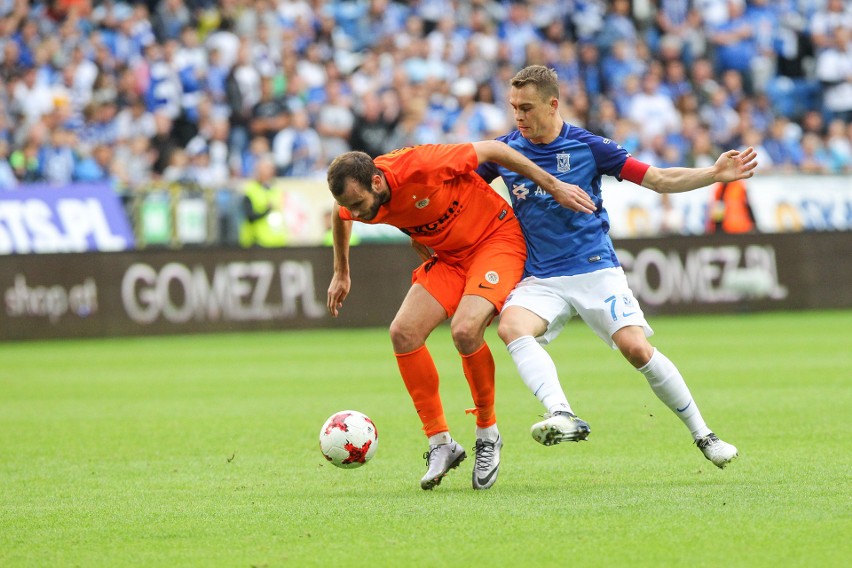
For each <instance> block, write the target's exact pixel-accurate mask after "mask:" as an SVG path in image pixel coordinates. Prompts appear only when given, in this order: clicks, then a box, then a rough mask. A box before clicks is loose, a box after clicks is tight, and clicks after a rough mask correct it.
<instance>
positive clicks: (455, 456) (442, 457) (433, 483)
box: [420, 441, 467, 489]
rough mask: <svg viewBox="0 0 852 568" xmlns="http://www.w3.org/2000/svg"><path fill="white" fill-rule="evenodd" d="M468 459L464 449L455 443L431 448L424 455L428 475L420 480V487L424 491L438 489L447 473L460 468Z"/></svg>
mask: <svg viewBox="0 0 852 568" xmlns="http://www.w3.org/2000/svg"><path fill="white" fill-rule="evenodd" d="M466 457H467V454H466V453H465V452H464V448H462V447H461V446H460V445H459V444H458V443H457V442H455V441H452V442H450V443H449V444H438V445H431V446H429V451H428V452H426V453H424V454H423V458H424V459H425V460H426V465H427V466H428V469H427V470H426V475H424V476H423V479H421V480H420V487H422V488H423V489H432V488H434V487H437V486H438V485H440V484H441V479H443V478H444V476H445V475H447V472H449V471H450V470H451V469H453V468H456V467H458V466H459V464H460V463H461V462H462V461H464V458H466Z"/></svg>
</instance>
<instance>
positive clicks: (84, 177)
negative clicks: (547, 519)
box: [74, 144, 113, 184]
mask: <svg viewBox="0 0 852 568" xmlns="http://www.w3.org/2000/svg"><path fill="white" fill-rule="evenodd" d="M112 160H113V149H112V146H110V145H108V144H98V145H96V146H95V147H94V148H93V149H92V151H91V153H88V154H81V155H80V156H79V157H78V160H77V163H76V164H75V165H74V181H79V182H89V183H92V182H108V183H110V184H112V183H113V173H112Z"/></svg>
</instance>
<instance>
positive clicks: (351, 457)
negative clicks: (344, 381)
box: [319, 410, 379, 469]
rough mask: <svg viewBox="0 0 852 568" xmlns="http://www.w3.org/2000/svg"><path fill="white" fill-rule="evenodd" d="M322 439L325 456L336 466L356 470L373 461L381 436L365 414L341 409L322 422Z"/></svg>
mask: <svg viewBox="0 0 852 568" xmlns="http://www.w3.org/2000/svg"><path fill="white" fill-rule="evenodd" d="M319 442H320V450H322V454H323V455H324V456H325V459H327V460H328V461H330V462H331V463H333V464H334V465H336V466H337V467H342V468H344V469H353V468H356V467H361V466H362V465H364V464H365V463H367V462H368V461H370V459H371V458H372V457H373V454H375V453H376V448H378V447H379V435H378V432H377V431H376V425H375V424H373V421H372V420H370V418H369V417H367V416H366V415H365V414H363V413H361V412H358V411H357V410H342V411H340V412H335V413H334V414H332V415H331V416H330V417H329V418H328V420H326V421H325V424H323V425H322V429H321V430H320V435H319Z"/></svg>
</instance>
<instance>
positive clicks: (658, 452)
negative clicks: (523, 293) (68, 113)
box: [0, 311, 852, 567]
mask: <svg viewBox="0 0 852 568" xmlns="http://www.w3.org/2000/svg"><path fill="white" fill-rule="evenodd" d="M652 325H654V328H655V330H656V332H657V335H656V336H655V338H654V344H655V345H656V346H657V347H659V348H660V349H661V350H662V351H663V352H665V353H666V354H667V355H668V356H669V358H671V359H672V360H673V361H675V362H676V363H677V365H678V366H679V367H680V369H681V371H682V372H683V374H684V376H685V377H686V379H687V382H688V383H689V385H690V387H691V389H692V392H693V395H694V396H695V398H696V400H697V401H698V403H699V404H700V405H701V409H702V412H703V414H704V417H705V418H706V419H707V421H708V423H709V425H710V426H711V427H712V428H714V429H715V431H716V432H717V433H718V434H719V435H720V436H721V437H723V438H724V439H726V440H728V441H730V442H732V443H734V444H736V445H737V446H738V447H739V449H740V458H739V460H737V461H736V462H734V464H733V465H731V466H730V467H728V468H727V469H726V470H724V471H722V470H719V469H717V468H715V467H713V466H712V464H710V462H708V461H706V460H705V459H704V457H703V456H702V455H701V453H700V452H699V450H698V449H696V448H695V447H694V446H692V445H691V438H690V436H689V433H688V432H687V431H686V429H685V428H684V427H683V426H682V425H681V424H680V422H679V421H678V420H677V419H676V418H675V417H674V416H673V415H671V413H670V412H668V411H667V410H666V409H665V408H664V407H663V405H662V403H660V402H659V401H657V399H656V398H655V397H654V396H653V394H652V393H651V390H650V389H649V388H648V386H647V384H646V383H645V380H644V378H643V377H642V376H641V375H640V374H638V373H636V372H635V371H632V370H631V368H630V367H629V366H628V365H627V363H626V362H624V361H623V359H622V358H621V357H620V355H618V354H617V353H615V352H610V351H609V349H608V348H607V347H606V346H605V345H604V344H603V343H601V342H600V340H598V339H597V338H596V337H595V336H594V335H593V334H592V332H591V331H590V330H588V329H587V328H585V327H584V326H582V325H580V324H578V323H576V322H575V323H573V324H572V325H570V326H569V327H568V329H567V330H566V332H565V333H563V335H562V336H561V337H560V338H559V340H558V341H557V342H556V343H555V344H554V345H553V346H552V347H551V349H550V350H551V353H552V354H553V355H554V358H555V359H556V362H557V365H558V367H559V368H560V371H561V374H562V377H563V378H562V380H563V385H564V386H565V387H566V390H567V391H568V394H569V398H570V400H571V402H572V405H573V406H574V409H575V411H577V413H578V414H580V416H582V417H583V418H584V419H586V420H587V421H588V422H589V423H590V424H591V426H592V434H591V436H590V438H589V441H588V442H585V443H582V444H562V445H559V446H554V447H550V448H545V447H543V446H539V445H538V444H536V443H535V442H534V441H533V440H532V438H530V436H529V426H530V424H532V423H533V422H534V421H536V420H537V419H538V418H537V417H538V415H539V414H540V413H541V408H540V405H539V404H538V402H537V401H536V400H535V399H534V398H533V397H532V395H531V394H529V393H528V392H527V390H526V388H525V387H524V386H523V384H522V383H521V381H520V379H519V378H517V375H516V373H515V370H514V367H513V365H512V362H511V360H510V359H509V358H508V355H507V354H506V352H505V349H504V348H502V346H501V344H500V342H499V340H498V339H497V337H496V335H495V334H494V331H493V330H489V336H488V337H489V341H490V343H491V345H492V348H493V352H494V355H495V359H496V361H497V370H498V377H497V385H498V387H497V388H498V390H497V413H498V417H499V419H500V426H501V431H502V434H503V437H504V440H505V446H504V448H503V462H502V466H501V472H500V479H499V481H498V482H497V484H496V485H495V486H494V487H493V488H492V489H491V490H489V491H482V492H475V491H473V490H472V489H471V488H470V472H471V467H472V462H473V460H472V458H469V459H468V460H467V461H466V462H464V463H463V464H462V467H461V468H459V469H458V470H454V471H453V472H452V473H451V474H450V475H449V476H448V477H447V478H446V479H445V480H444V482H443V484H442V485H441V486H440V487H438V488H437V489H436V490H434V491H432V492H424V491H422V490H420V488H419V479H420V477H421V475H422V474H423V472H424V471H425V462H424V461H423V460H422V459H421V455H422V453H423V451H424V450H425V449H426V445H425V439H424V438H423V437H422V434H421V433H420V430H419V422H418V420H417V417H416V415H415V413H414V411H413V408H412V405H411V403H410V400H409V398H408V395H407V394H406V392H405V390H404V388H403V386H402V381H401V380H400V379H399V377H398V374H397V369H396V364H395V362H394V359H393V357H392V356H391V350H390V343H389V340H388V338H387V333H386V331H385V330H383V329H377V330H356V331H352V330H348V331H347V330H339V331H338V330H335V331H310V332H287V333H258V334H234V335H212V336H182V337H161V338H133V339H103V340H80V341H57V342H33V343H14V344H2V345H0V448H2V451H3V456H2V459H1V460H0V565H2V566H27V567H30V566H51V567H54V566H57V567H58V566H243V567H250V566H270V567H274V566H430V567H431V566H441V565H445V566H557V565H574V566H583V567H594V566H690V567H695V566H773V567H775V566H796V567H799V566H814V567H823V566H847V565H848V562H849V557H850V554H852V545H851V544H850V535H852V507H850V505H852V499H850V496H851V495H852V494H850V472H852V457H850V456H852V443H850V423H851V422H852V421H850V416H852V396H851V395H852V341H850V334H852V332H850V329H852V312H849V311H842V312H803V313H774V314H763V315H737V316H712V317H711V316H705V317H689V318H686V317H680V318H671V317H669V318H663V317H657V318H655V319H653V320H652ZM429 347H430V350H431V351H432V353H433V355H434V356H435V359H436V361H437V364H438V368H439V370H440V371H441V373H442V393H443V396H444V403H445V407H446V410H447V415H448V419H449V422H450V426H451V428H452V430H453V432H454V433H455V435H456V437H457V439H458V440H459V441H460V442H461V443H462V444H463V445H465V446H466V447H467V448H468V450H469V453H471V454H472V452H470V450H472V446H473V428H474V425H473V420H472V418H471V417H470V416H465V415H464V412H463V409H464V408H467V407H469V406H471V404H470V395H469V392H468V390H467V384H466V382H465V381H464V378H463V377H462V375H461V366H460V363H459V360H458V357H457V356H456V355H455V353H454V351H453V349H452V345H451V341H450V338H449V333H448V330H447V329H446V328H440V329H439V330H438V331H436V333H435V334H434V335H433V337H432V338H431V339H430V342H429ZM346 408H355V409H358V410H361V411H363V412H365V413H367V414H368V415H370V416H371V417H372V418H373V419H374V420H375V422H376V424H377V427H378V431H379V440H380V444H379V449H378V452H377V454H376V457H375V459H374V460H373V461H372V462H370V463H369V464H368V465H367V466H366V467H363V468H360V469H357V470H340V469H336V468H333V467H332V466H330V465H327V464H326V462H325V460H324V459H323V457H322V455H321V454H320V452H319V449H318V442H317V434H318V431H319V428H320V426H321V425H322V423H323V421H324V420H325V419H326V417H327V416H328V415H330V414H331V413H332V412H334V411H337V410H342V409H346Z"/></svg>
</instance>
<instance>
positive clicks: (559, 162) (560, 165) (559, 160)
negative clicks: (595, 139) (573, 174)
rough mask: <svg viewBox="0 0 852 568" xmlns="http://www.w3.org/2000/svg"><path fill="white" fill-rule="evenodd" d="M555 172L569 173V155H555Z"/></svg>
mask: <svg viewBox="0 0 852 568" xmlns="http://www.w3.org/2000/svg"><path fill="white" fill-rule="evenodd" d="M556 171H557V172H567V171H571V154H556Z"/></svg>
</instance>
